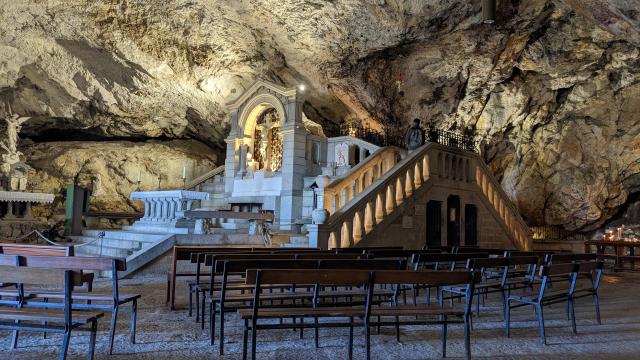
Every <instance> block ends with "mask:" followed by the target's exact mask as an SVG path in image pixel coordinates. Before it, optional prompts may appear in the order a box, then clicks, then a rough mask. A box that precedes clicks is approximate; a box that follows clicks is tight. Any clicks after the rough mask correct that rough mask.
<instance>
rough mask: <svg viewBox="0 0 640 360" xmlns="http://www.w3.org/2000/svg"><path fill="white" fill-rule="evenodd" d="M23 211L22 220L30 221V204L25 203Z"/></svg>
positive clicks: (31, 216)
mask: <svg viewBox="0 0 640 360" xmlns="http://www.w3.org/2000/svg"><path fill="white" fill-rule="evenodd" d="M25 206H26V207H25V209H24V218H25V219H31V218H33V215H32V214H31V202H29V201H27V202H26V203H25Z"/></svg>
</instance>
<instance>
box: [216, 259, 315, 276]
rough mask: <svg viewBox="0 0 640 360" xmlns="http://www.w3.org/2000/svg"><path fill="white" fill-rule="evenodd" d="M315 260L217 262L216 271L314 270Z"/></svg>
mask: <svg viewBox="0 0 640 360" xmlns="http://www.w3.org/2000/svg"><path fill="white" fill-rule="evenodd" d="M317 267H318V261H316V260H293V259H291V260H274V259H272V260H264V259H253V260H217V261H216V269H222V271H226V272H227V273H243V274H244V273H246V271H247V270H249V269H316V268H317Z"/></svg>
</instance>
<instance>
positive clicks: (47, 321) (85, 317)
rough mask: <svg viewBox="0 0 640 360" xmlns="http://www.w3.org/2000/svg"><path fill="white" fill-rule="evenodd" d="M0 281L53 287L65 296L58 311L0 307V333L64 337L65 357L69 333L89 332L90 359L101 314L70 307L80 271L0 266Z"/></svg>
mask: <svg viewBox="0 0 640 360" xmlns="http://www.w3.org/2000/svg"><path fill="white" fill-rule="evenodd" d="M0 281H3V282H12V283H16V284H21V285H22V286H25V285H26V286H30V285H33V286H48V287H51V286H56V287H59V288H61V289H62V291H63V293H64V297H63V303H62V307H61V308H57V309H55V308H54V309H52V308H49V309H33V308H24V307H21V305H19V306H18V307H6V306H3V307H1V308H0V330H13V331H18V330H24V331H38V332H44V333H48V332H51V333H60V334H63V339H62V344H61V345H60V354H59V358H60V359H62V360H64V359H66V357H67V349H68V347H69V340H70V337H71V332H72V331H74V330H86V327H87V326H88V327H89V329H88V331H89V332H90V337H89V350H88V358H89V359H93V354H94V349H95V340H96V331H97V320H98V319H99V318H101V317H102V316H103V315H104V314H103V313H101V312H95V311H80V310H75V309H73V308H72V296H73V288H74V287H75V286H81V285H82V282H83V279H82V272H81V271H73V270H63V269H49V268H33V267H24V266H23V267H21V268H20V270H19V271H16V267H15V266H0Z"/></svg>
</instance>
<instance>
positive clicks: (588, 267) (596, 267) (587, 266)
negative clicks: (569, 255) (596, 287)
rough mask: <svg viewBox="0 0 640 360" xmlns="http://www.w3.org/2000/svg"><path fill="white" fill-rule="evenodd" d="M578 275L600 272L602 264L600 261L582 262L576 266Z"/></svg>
mask: <svg viewBox="0 0 640 360" xmlns="http://www.w3.org/2000/svg"><path fill="white" fill-rule="evenodd" d="M576 265H577V266H578V269H577V271H578V273H580V274H586V273H591V272H592V271H602V269H603V268H604V263H603V262H602V261H584V262H580V263H577V264H576Z"/></svg>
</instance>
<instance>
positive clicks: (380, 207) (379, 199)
mask: <svg viewBox="0 0 640 360" xmlns="http://www.w3.org/2000/svg"><path fill="white" fill-rule="evenodd" d="M384 198H385V194H384V193H380V194H378V195H376V224H380V223H381V222H382V220H384V211H385V207H384Z"/></svg>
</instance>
